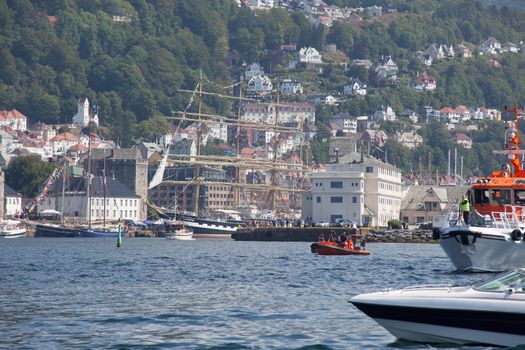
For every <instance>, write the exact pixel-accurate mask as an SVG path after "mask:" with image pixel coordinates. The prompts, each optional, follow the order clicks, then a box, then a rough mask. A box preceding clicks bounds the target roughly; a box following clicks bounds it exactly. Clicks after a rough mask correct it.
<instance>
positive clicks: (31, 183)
mask: <svg viewBox="0 0 525 350" xmlns="http://www.w3.org/2000/svg"><path fill="white" fill-rule="evenodd" d="M54 169H55V165H54V164H51V163H46V162H43V161H42V160H41V159H40V156H38V155H29V156H19V157H16V158H15V159H13V161H11V162H10V163H9V166H8V167H7V169H6V171H5V178H6V182H7V184H8V185H9V186H10V187H11V188H13V189H14V190H15V191H17V192H20V193H21V194H22V195H24V196H27V197H30V198H33V197H35V196H36V195H37V194H38V191H39V189H40V186H41V185H42V184H43V183H44V182H45V181H46V179H47V178H48V177H49V176H50V175H51V173H52V172H53V170H54Z"/></svg>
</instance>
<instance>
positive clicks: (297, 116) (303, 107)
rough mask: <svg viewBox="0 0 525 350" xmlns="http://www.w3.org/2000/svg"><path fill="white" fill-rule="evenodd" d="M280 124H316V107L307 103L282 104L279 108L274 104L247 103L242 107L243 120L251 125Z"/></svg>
mask: <svg viewBox="0 0 525 350" xmlns="http://www.w3.org/2000/svg"><path fill="white" fill-rule="evenodd" d="M275 118H277V123H278V124H284V123H289V122H297V123H299V124H301V123H305V121H306V123H308V124H313V123H315V106H313V105H312V104H310V103H306V102H295V103H281V104H280V105H279V107H278V108H277V107H276V106H275V104H273V103H246V104H244V105H243V106H242V114H241V120H242V121H244V122H249V123H265V124H274V123H275Z"/></svg>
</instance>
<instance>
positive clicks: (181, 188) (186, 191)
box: [149, 166, 234, 212]
mask: <svg viewBox="0 0 525 350" xmlns="http://www.w3.org/2000/svg"><path fill="white" fill-rule="evenodd" d="M153 170H154V169H152V171H153ZM195 174H196V171H195V167H194V166H192V167H168V168H166V169H165V170H164V177H163V179H164V180H165V181H164V182H162V183H161V184H160V185H158V186H156V187H154V188H152V189H150V191H149V198H150V200H151V202H152V203H153V204H155V205H157V206H159V207H164V208H168V209H175V208H178V209H179V210H182V211H185V212H191V211H193V210H194V208H195V187H196V186H195V185H196V183H197V181H206V182H214V184H202V185H200V189H199V210H205V211H206V210H207V211H214V210H217V209H234V208H233V206H234V203H233V202H234V198H233V190H232V186H231V185H230V183H231V179H230V178H228V177H227V175H226V171H225V170H222V169H216V168H211V167H206V166H201V168H200V175H199V178H200V179H196V178H195ZM168 180H171V181H185V182H187V184H186V185H182V184H175V183H170V182H169V181H168Z"/></svg>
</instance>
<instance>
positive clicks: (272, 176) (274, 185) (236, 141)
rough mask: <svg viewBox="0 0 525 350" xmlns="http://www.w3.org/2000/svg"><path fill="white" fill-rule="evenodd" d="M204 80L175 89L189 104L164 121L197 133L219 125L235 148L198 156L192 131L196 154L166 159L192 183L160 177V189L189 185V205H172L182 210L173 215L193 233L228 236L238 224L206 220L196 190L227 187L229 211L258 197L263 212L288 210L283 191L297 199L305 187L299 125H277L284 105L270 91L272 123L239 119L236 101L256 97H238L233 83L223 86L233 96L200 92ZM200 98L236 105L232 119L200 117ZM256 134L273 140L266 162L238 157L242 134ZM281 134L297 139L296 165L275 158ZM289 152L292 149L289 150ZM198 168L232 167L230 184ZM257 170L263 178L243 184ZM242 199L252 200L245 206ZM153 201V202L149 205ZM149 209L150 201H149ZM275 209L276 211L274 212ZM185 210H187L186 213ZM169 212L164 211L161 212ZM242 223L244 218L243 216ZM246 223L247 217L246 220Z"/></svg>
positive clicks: (305, 168) (206, 212)
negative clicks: (188, 171)
mask: <svg viewBox="0 0 525 350" xmlns="http://www.w3.org/2000/svg"><path fill="white" fill-rule="evenodd" d="M203 82H204V78H203V77H202V72H201V76H200V79H199V81H198V82H197V85H196V87H195V89H194V90H179V92H181V93H188V94H191V98H190V103H189V104H188V106H187V108H186V109H185V110H184V111H176V112H174V113H173V116H171V117H169V118H170V119H172V120H174V121H176V122H177V128H179V127H180V126H181V124H182V123H196V124H197V125H198V126H197V127H198V130H202V129H201V128H202V127H203V126H205V125H213V124H225V125H227V126H228V127H229V128H230V130H233V131H234V134H235V136H234V138H233V140H232V141H231V142H229V143H230V145H233V146H234V147H235V152H234V154H233V155H231V156H218V155H204V154H202V152H201V150H202V135H201V132H200V131H199V132H197V140H196V144H197V147H196V148H197V154H182V153H170V154H169V157H168V159H167V163H168V165H170V166H172V167H177V166H178V167H180V166H193V167H194V176H193V177H192V179H185V180H180V179H178V180H177V179H176V180H173V179H163V180H162V184H163V185H165V186H173V188H177V186H187V185H188V184H190V182H191V183H192V184H191V186H192V187H193V188H192V189H193V200H192V202H193V206H192V208H188V206H186V205H185V203H184V202H183V203H177V206H178V207H179V208H182V210H181V215H180V216H179V217H178V218H179V219H182V220H184V221H185V223H186V225H187V226H188V227H191V228H192V229H193V230H194V233H196V234H198V233H208V234H213V233H214V232H220V233H224V234H231V233H234V232H235V231H236V229H237V227H238V226H239V225H240V224H242V223H241V222H239V221H229V220H224V219H218V218H216V217H215V218H213V219H212V218H211V216H212V214H213V213H211V212H210V211H209V210H207V209H206V208H202V202H203V196H202V191H201V187H202V186H208V187H213V186H222V187H224V186H226V185H227V186H228V187H229V188H230V191H231V198H232V199H233V200H232V205H231V207H229V208H225V209H229V210H232V211H235V209H236V208H237V207H238V206H239V205H246V206H248V205H251V204H254V203H253V199H254V198H264V199H265V200H264V204H261V201H260V200H259V204H258V205H259V206H261V207H262V206H266V208H265V209H268V210H271V211H274V212H276V211H277V210H279V209H281V210H286V209H289V207H290V205H289V204H288V203H286V202H285V201H284V200H283V197H281V194H282V193H286V194H288V195H290V194H291V196H296V197H297V196H298V195H300V193H301V192H304V191H305V190H307V188H306V187H305V181H303V179H304V178H305V176H306V174H307V172H308V166H307V165H304V164H303V163H302V158H303V141H304V137H303V125H302V123H300V124H299V125H298V126H297V127H289V126H286V125H283V124H282V123H280V120H279V108H281V107H284V106H289V105H287V104H281V103H280V101H279V92H278V91H276V92H275V93H276V99H277V102H272V104H273V105H274V106H275V118H274V120H273V121H272V123H251V122H248V121H243V120H242V118H241V103H243V102H258V100H257V99H253V98H248V97H243V95H242V83H237V84H234V85H231V86H229V87H227V88H228V89H233V87H235V88H236V89H238V95H237V96H232V95H226V94H222V93H218V92H205V91H203ZM205 97H213V98H226V99H229V100H231V101H233V102H234V103H236V104H237V106H236V107H237V115H233V114H232V115H229V116H227V117H225V116H221V115H216V114H212V113H205V112H204V111H203V109H204V105H203V99H204V98H205ZM194 100H198V103H197V106H196V111H190V107H193V101H194ZM246 129H247V130H259V131H263V132H266V131H269V132H271V133H272V134H273V135H275V136H274V139H275V142H274V144H273V156H272V157H271V159H268V158H266V159H262V158H258V159H253V158H246V157H243V156H242V155H241V145H242V130H246ZM281 133H286V134H293V135H299V137H300V146H299V147H298V148H299V157H298V159H299V160H301V161H298V162H285V161H284V160H282V159H281V157H279V155H278V150H277V148H278V147H279V142H280V141H279V137H280V135H281ZM293 153H294V154H295V150H294V152H293ZM204 167H210V168H217V169H233V171H232V172H233V178H232V180H231V182H229V183H225V182H223V181H214V180H212V179H209V178H205V177H204V176H202V170H203V169H204ZM249 172H251V173H254V172H261V173H264V174H266V175H267V176H266V180H265V181H263V182H262V183H250V182H249V181H246V177H247V173H249ZM285 178H287V179H288V180H289V181H288V183H286V182H285V181H283V179H285ZM246 200H248V201H250V200H252V202H246ZM152 202H153V201H152ZM152 204H153V205H154V204H155V203H152ZM279 207H280V208H279ZM189 209H191V210H189ZM167 211H169V210H167V209H165V208H164V212H167ZM245 219H247V218H245ZM248 219H249V218H248Z"/></svg>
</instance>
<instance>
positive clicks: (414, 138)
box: [394, 130, 423, 149]
mask: <svg viewBox="0 0 525 350" xmlns="http://www.w3.org/2000/svg"><path fill="white" fill-rule="evenodd" d="M394 139H395V140H396V141H397V142H399V143H400V144H401V145H402V146H403V147H406V148H410V149H412V148H416V147H418V146H420V145H422V144H423V137H421V135H419V134H418V133H417V132H416V131H415V130H412V131H406V132H398V131H396V135H395V137H394Z"/></svg>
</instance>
